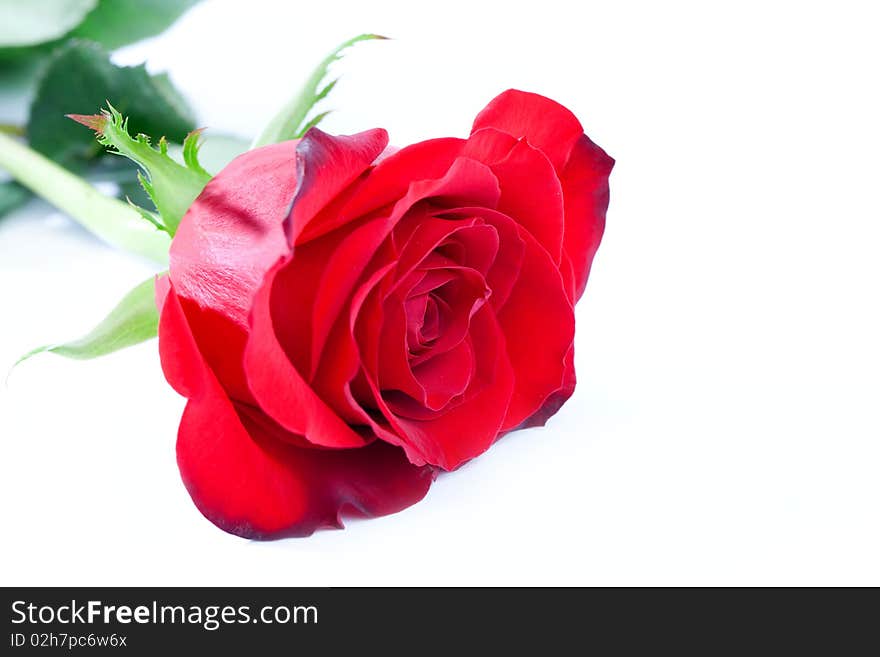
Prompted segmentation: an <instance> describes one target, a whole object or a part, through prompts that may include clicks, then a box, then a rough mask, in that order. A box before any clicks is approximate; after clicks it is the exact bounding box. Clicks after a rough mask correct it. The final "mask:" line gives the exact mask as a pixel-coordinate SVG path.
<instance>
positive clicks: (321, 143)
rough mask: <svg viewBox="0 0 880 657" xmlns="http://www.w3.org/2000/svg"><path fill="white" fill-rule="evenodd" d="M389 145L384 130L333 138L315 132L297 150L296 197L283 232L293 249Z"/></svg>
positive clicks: (317, 131) (308, 135)
mask: <svg viewBox="0 0 880 657" xmlns="http://www.w3.org/2000/svg"><path fill="white" fill-rule="evenodd" d="M387 145H388V133H387V132H385V131H384V130H382V129H381V128H375V129H373V130H367V131H365V132H359V133H358V134H356V135H350V136H346V135H343V136H336V137H334V136H331V135H328V134H327V133H326V132H322V131H321V130H318V128H312V129H311V130H309V131H308V132H307V133H306V134H305V136H304V137H303V138H302V139H301V140H300V142H299V144H298V145H297V147H296V178H297V188H296V196H294V199H293V205H292V207H291V210H290V216H289V217H288V219H287V220H286V221H285V224H284V230H285V233H286V234H287V240H288V242H289V243H290V244H291V245H292V244H294V243H295V242H296V241H297V238H298V237H299V235H300V234H301V233H302V232H303V231H304V230H305V229H306V227H307V226H308V224H309V222H310V221H311V220H312V219H313V218H314V216H315V215H316V214H318V213H319V212H320V211H321V209H322V208H324V206H326V205H327V204H328V203H329V202H330V201H332V200H333V198H334V197H336V196H337V195H338V194H339V193H340V192H342V191H343V190H344V189H345V188H346V187H347V186H348V185H350V184H351V183H352V182H354V181H355V179H356V178H357V177H358V176H360V175H361V174H362V173H363V172H364V171H366V169H367V168H368V167H369V166H370V165H371V164H372V163H373V161H374V160H375V159H376V158H377V157H378V156H379V155H380V154H381V153H382V151H383V150H385V147H386V146H387Z"/></svg>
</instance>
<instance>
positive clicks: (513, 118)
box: [471, 89, 584, 171]
mask: <svg viewBox="0 0 880 657" xmlns="http://www.w3.org/2000/svg"><path fill="white" fill-rule="evenodd" d="M481 128H495V129H497V130H501V131H502V132H506V133H508V134H509V135H512V136H513V137H516V138H520V137H525V138H526V139H528V141H529V143H530V144H531V145H532V146H535V147H536V148H539V149H541V150H542V151H544V154H545V155H546V156H547V157H548V158H550V161H551V162H552V163H553V166H554V167H556V170H557V171H559V170H561V169H562V167H563V166H564V165H565V162H566V161H567V160H568V154H569V153H570V152H571V148H572V146H574V142H575V141H577V139H578V138H579V137H580V136H581V135H582V134H583V132H584V129H583V127H582V126H581V124H580V121H578V120H577V117H575V115H574V114H572V113H571V112H570V111H569V110H568V109H566V108H565V107H563V106H562V105H560V104H559V103H557V102H556V101H554V100H550V99H549V98H545V97H544V96H540V95H538V94H532V93H527V92H525V91H517V90H516V89H508V90H507V91H505V92H503V93H502V94H500V95H498V96H496V97H495V98H494V99H493V100H492V101H491V102H490V103H489V104H488V105H487V106H486V108H485V109H484V110H483V111H482V112H480V113H479V114H478V115H477V118H476V119H474V127H473V129H472V131H471V133H472V134H473V133H474V132H476V131H477V130H480V129H481Z"/></svg>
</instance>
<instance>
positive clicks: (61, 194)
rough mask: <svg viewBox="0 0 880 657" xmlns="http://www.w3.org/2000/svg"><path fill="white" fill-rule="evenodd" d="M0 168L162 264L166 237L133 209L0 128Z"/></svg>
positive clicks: (100, 232)
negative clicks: (105, 194)
mask: <svg viewBox="0 0 880 657" xmlns="http://www.w3.org/2000/svg"><path fill="white" fill-rule="evenodd" d="M0 168H2V169H5V170H6V171H8V172H9V173H10V175H12V177H13V178H15V179H16V180H17V181H18V182H20V183H21V184H22V185H24V186H25V187H27V188H28V189H30V190H31V191H32V192H33V193H34V194H36V195H37V196H40V197H42V198H44V199H45V200H47V201H48V202H49V203H51V204H52V205H54V206H55V207H56V208H58V209H59V210H62V211H63V212H65V213H67V214H68V215H70V217H72V218H73V219H74V220H76V221H77V222H78V223H80V224H82V225H83V226H84V227H85V228H87V229H88V230H89V231H91V232H92V233H94V234H95V235H97V236H98V237H100V238H101V239H102V240H104V241H105V242H107V243H109V244H112V245H113V246H116V247H118V248H121V249H124V250H126V251H129V252H131V253H136V254H138V255H141V256H144V257H146V258H149V259H150V260H155V261H156V262H159V263H162V264H166V263H167V262H168V247H169V246H170V238H169V237H168V235H167V234H166V233H163V232H160V231H158V230H156V229H155V227H153V226H152V225H150V224H149V223H148V222H146V221H144V219H143V217H141V215H140V214H139V213H138V212H137V210H135V209H134V208H132V207H130V206H128V205H127V204H125V203H123V202H122V201H117V200H116V199H113V198H110V197H107V196H104V195H103V194H101V193H100V192H99V191H98V190H97V189H95V188H94V187H92V186H91V185H90V184H89V183H88V182H86V181H85V180H83V179H82V178H80V177H79V176H75V175H74V174H72V173H70V172H69V171H67V170H66V169H64V168H62V167H60V166H58V165H57V164H55V163H54V162H52V161H51V160H49V159H47V158H45V157H43V156H42V155H40V154H39V153H37V152H36V151H34V150H32V149H30V148H28V147H27V146H25V145H23V144H20V143H19V142H17V141H16V140H15V139H13V138H11V137H9V136H8V135H5V134H2V133H0Z"/></svg>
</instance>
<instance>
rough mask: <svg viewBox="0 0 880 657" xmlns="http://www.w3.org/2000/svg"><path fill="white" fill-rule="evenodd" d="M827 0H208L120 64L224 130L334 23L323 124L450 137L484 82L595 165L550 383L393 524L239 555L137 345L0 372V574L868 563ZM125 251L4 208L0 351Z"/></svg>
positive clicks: (269, 578) (146, 575) (837, 75)
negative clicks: (335, 77) (582, 281)
mask: <svg viewBox="0 0 880 657" xmlns="http://www.w3.org/2000/svg"><path fill="white" fill-rule="evenodd" d="M871 4H872V3H869V2H865V3H861V4H859V3H854V2H835V3H818V2H817V3H807V2H797V3H795V2H792V3H783V2H755V3H752V2H740V3H729V4H726V5H725V6H726V7H727V9H721V8H720V7H721V3H701V2H694V3H680V2H679V3H648V2H645V3H631V2H613V3H612V2H589V3H583V2H566V3H563V2H551V1H549V0H542V1H541V2H529V3H515V2H511V1H506V2H498V3H486V2H474V1H473V0H470V1H468V2H451V1H449V0H446V1H445V2H441V3H417V2H407V3H400V4H397V3H390V2H377V1H376V0H372V1H371V2H340V1H338V0H332V1H328V2H308V3H299V2H297V3H293V2H271V1H268V0H263V1H257V0H248V2H240V1H237V0H217V1H209V2H205V3H204V4H203V5H201V6H199V7H197V8H196V9H195V10H193V11H192V12H191V13H189V14H188V15H187V16H186V17H185V18H184V19H183V20H181V21H180V22H179V23H178V24H177V25H176V26H175V27H174V28H173V29H172V30H171V31H170V32H168V33H167V34H165V35H164V36H162V37H160V38H157V39H154V40H152V41H148V42H143V43H141V44H137V45H136V46H133V47H130V48H128V49H127V50H124V51H122V52H120V53H119V55H118V57H117V59H118V61H120V62H123V63H136V62H139V61H142V60H144V59H148V60H149V67H150V69H151V70H156V71H158V70H163V69H167V70H170V72H171V74H172V77H173V78H174V80H175V81H176V82H177V83H178V85H179V86H180V87H181V88H182V89H183V90H184V91H185V93H186V94H187V95H188V96H189V97H190V98H191V100H192V102H193V104H194V106H195V107H196V108H197V110H198V114H199V117H200V122H201V123H203V124H205V125H207V126H208V127H209V128H211V129H216V130H221V131H227V132H228V131H232V132H237V133H239V134H242V135H253V134H254V133H256V132H257V131H258V130H259V128H260V127H261V126H262V124H263V122H264V121H265V120H266V119H267V118H268V117H269V116H270V115H271V114H272V113H273V112H274V111H275V110H276V109H277V108H278V107H279V106H280V104H281V103H282V102H283V101H284V100H285V99H286V97H287V96H289V95H290V93H291V92H292V91H293V90H295V89H296V88H297V87H298V86H299V84H300V83H301V81H302V80H303V79H304V77H305V76H306V74H307V73H308V71H309V70H310V69H311V68H312V66H313V65H314V64H315V63H316V62H317V61H318V60H319V59H320V58H321V57H322V56H323V54H324V53H325V52H327V51H328V50H329V49H330V48H331V47H332V46H334V45H335V44H336V43H337V42H340V41H342V40H343V39H344V38H347V37H349V36H352V35H354V34H358V33H360V32H365V31H374V32H379V33H383V34H387V35H389V36H392V37H395V38H396V40H395V41H393V42H390V43H368V44H363V45H361V46H358V48H357V49H355V50H353V51H351V52H350V54H349V57H348V58H347V59H346V60H345V61H344V62H343V63H341V64H340V65H339V66H338V67H337V69H336V70H337V72H342V73H343V74H344V78H343V81H342V82H341V83H340V85H339V86H338V89H337V91H336V92H334V95H333V97H332V100H331V103H330V104H331V105H332V106H333V107H335V108H337V109H338V110H339V111H338V112H337V113H336V114H335V115H333V116H332V118H331V119H329V120H328V121H327V123H326V124H325V129H329V130H331V131H334V132H342V133H345V132H355V131H359V130H363V129H366V128H369V127H373V126H384V127H387V128H388V129H389V131H390V133H391V137H392V141H393V142H394V143H397V144H406V143H408V142H411V141H413V140H417V139H422V138H427V137H433V136H445V135H461V136H464V135H466V134H467V132H468V129H469V126H470V122H471V120H472V118H473V116H474V115H475V114H476V112H477V111H478V110H479V109H481V108H482V106H483V105H484V104H485V103H486V102H487V101H488V100H489V99H490V98H491V97H492V96H494V95H495V94H496V93H497V92H500V91H502V90H504V89H505V88H508V87H518V88H522V89H526V90H532V91H537V92H540V93H543V94H545V95H548V96H551V97H553V98H555V99H557V100H558V101H560V102H562V103H563V104H565V105H567V106H568V107H570V108H571V109H572V110H573V111H574V112H575V113H576V114H577V115H578V116H579V117H580V118H581V120H582V122H583V124H584V125H585V127H586V130H587V132H588V134H589V135H590V136H591V137H592V138H593V139H594V140H595V141H597V142H598V143H599V144H600V145H602V146H603V147H604V148H605V149H606V150H607V151H608V152H609V153H610V154H611V155H612V156H614V157H615V158H616V159H617V166H616V168H615V170H614V173H613V176H612V195H611V208H610V211H609V213H608V229H607V232H606V236H605V241H604V243H603V245H602V247H601V249H600V250H599V254H598V257H597V259H596V262H595V265H594V269H593V275H592V277H591V280H590V283H589V286H588V288H587V294H586V296H585V297H584V299H583V300H582V302H581V303H580V305H579V307H578V310H577V318H578V336H577V370H578V375H579V384H578V388H577V391H576V392H575V394H574V396H573V397H572V398H571V400H570V401H569V402H568V404H567V405H566V406H565V407H564V408H563V409H562V410H561V411H560V412H559V414H558V415H557V416H556V417H555V418H554V419H553V420H552V421H551V422H550V423H549V424H548V426H547V427H546V428H544V429H533V430H529V431H523V432H520V433H518V434H515V435H512V436H509V437H507V438H505V439H504V440H503V441H501V442H500V443H499V444H498V445H496V446H495V447H493V448H492V449H491V450H490V451H489V452H488V453H487V454H485V455H483V456H482V457H481V458H479V459H478V460H477V461H475V462H472V463H471V464H468V465H467V466H466V467H464V468H462V469H461V470H460V471H458V472H455V473H453V474H450V475H446V476H443V477H441V478H440V479H439V481H437V482H436V484H435V486H434V487H433V488H432V490H431V491H430V493H429V494H428V496H427V498H426V499H425V500H424V501H422V502H421V503H419V504H417V505H416V506H414V507H412V508H410V509H409V510H406V511H404V512H402V513H399V514H397V515H394V516H391V517H387V518H382V519H378V520H370V521H351V522H350V523H349V526H348V527H347V529H345V530H344V531H324V532H321V533H319V534H316V535H315V536H313V537H311V538H308V539H300V540H296V539H294V540H283V541H278V542H271V543H256V542H249V541H245V540H242V539H240V538H236V537H233V536H230V535H227V534H224V533H223V532H221V531H220V530H218V529H216V528H214V527H213V526H212V525H211V524H210V523H209V522H207V521H206V520H204V519H203V518H202V516H201V515H200V514H199V512H198V511H197V510H196V508H195V507H194V506H193V505H192V503H191V502H190V500H189V497H188V495H187V493H186V491H185V490H184V488H183V486H182V485H181V483H180V481H179V478H178V474H177V467H176V464H175V460H174V441H175V433H176V428H177V422H178V419H179V416H180V412H181V410H182V408H183V400H182V399H180V398H179V397H178V396H177V395H176V394H175V393H174V392H173V391H172V390H171V388H170V387H168V386H167V384H166V383H165V382H164V379H163V377H162V374H161V371H160V368H159V362H158V359H157V354H156V345H155V343H149V344H145V345H141V346H139V347H136V348H134V349H131V350H129V351H127V352H122V353H120V354H118V355H115V356H110V357H107V358H104V359H100V360H97V361H91V362H85V363H83V362H75V361H67V360H64V359H62V358H59V357H55V356H42V357H39V358H36V359H34V360H32V361H30V362H28V363H26V364H24V365H23V366H21V367H20V368H19V369H17V370H16V371H15V372H14V373H13V375H12V376H11V377H10V379H9V382H8V385H7V386H6V387H5V388H3V389H2V392H0V405H2V407H0V450H2V456H0V504H2V516H3V520H2V522H3V531H2V538H0V546H2V548H0V549H2V555H3V558H2V561H0V580H2V583H3V584H6V585H12V584H22V585H40V584H42V585H48V584H93V585H135V584H142V585H165V584H179V585H195V584H214V585H220V584H254V585H268V584H277V585H343V584H348V585H356V584H500V585H506V584H767V585H776V584H819V585H823V584H873V585H878V584H880V559H878V558H877V555H878V554H880V517H878V511H880V508H878V507H880V476H878V473H880V418H878V414H880V340H878V338H880V316H878V301H880V294H878V283H880V265H878V249H880V227H878V226H880V223H878V222H880V201H878V196H880V194H878V191H880V190H878V185H880V164H878V163H880V131H878V117H880V103H878V87H877V63H878V61H880V52H878V50H880V48H878V45H877V43H878V42H877V38H876V37H877V35H876V26H877V16H876V14H874V15H872V13H873V12H872V11H871V8H872V7H871ZM150 271H151V270H150V267H149V266H148V265H146V264H145V263H143V262H138V261H136V260H135V259H132V258H130V257H128V256H125V255H123V254H121V253H115V252H113V251H111V250H110V249H108V248H106V247H104V246H102V245H101V244H99V243H98V242H96V241H95V240H94V239H92V238H90V237H89V236H88V235H87V234H85V233H84V232H83V231H82V230H80V229H78V228H77V227H76V226H75V225H73V224H72V223H71V222H69V221H68V220H66V219H65V218H63V217H62V216H60V215H59V214H58V213H56V212H54V211H53V210H51V209H50V208H49V207H48V206H45V205H43V204H41V203H38V202H32V203H31V204H30V205H29V206H27V207H26V208H25V209H23V210H21V211H19V212H17V213H16V214H15V215H13V216H11V217H8V218H6V219H3V220H0V307H2V311H0V312H2V328H0V331H2V339H0V364H2V369H3V371H4V372H5V370H6V367H7V365H8V364H10V363H11V362H12V361H14V360H15V358H16V357H17V356H18V355H20V354H21V353H22V352H24V351H27V350H28V349H30V348H31V347H33V346H35V345H38V344H41V343H44V342H47V341H50V342H51V341H57V340H63V339H67V338H72V337H76V336H78V335H79V334H80V333H82V332H84V331H85V330H87V329H88V328H90V327H91V325H92V324H94V323H95V322H96V321H97V320H98V319H99V318H101V317H102V316H103V314H104V313H105V312H106V311H107V310H108V309H109V308H110V307H111V306H112V305H114V303H115V302H116V300H118V298H119V297H120V296H121V295H122V294H123V293H124V292H125V291H127V290H128V289H129V288H130V287H132V286H133V285H134V284H136V283H137V282H139V281H141V280H142V279H143V278H145V277H146V276H147V275H148V274H149V272H150Z"/></svg>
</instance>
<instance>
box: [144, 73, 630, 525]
mask: <svg viewBox="0 0 880 657" xmlns="http://www.w3.org/2000/svg"><path fill="white" fill-rule="evenodd" d="M386 145H387V135H386V133H385V131H384V130H370V131H367V132H363V133H360V134H357V135H353V136H347V137H332V136H330V135H327V134H325V133H323V132H321V131H320V130H317V129H312V130H310V131H309V132H308V134H307V135H306V136H305V137H304V138H303V139H302V140H300V141H299V142H288V143H282V144H277V145H273V146H267V147H265V148H260V149H257V150H254V151H251V152H249V153H246V154H245V155H242V156H241V157H239V158H238V159H236V160H235V161H234V162H232V163H231V164H230V165H229V166H228V167H227V168H226V169H225V170H224V171H223V172H222V173H220V174H219V175H218V176H217V177H216V178H214V179H213V180H212V181H211V182H210V183H209V184H208V186H207V187H206V188H205V190H204V192H203V193H202V194H201V196H199V198H198V199H197V200H196V201H195V203H194V204H193V206H192V207H191V208H190V210H189V212H188V213H187V214H186V216H185V217H184V219H183V222H182V223H181V225H180V229H179V231H178V233H177V235H176V237H175V239H174V242H173V245H172V248H171V267H170V273H169V276H168V277H167V278H165V279H163V281H161V282H160V285H159V286H158V290H159V292H158V297H159V298H158V302H159V305H160V308H161V309H162V313H161V321H160V326H159V338H160V351H161V357H162V364H163V368H164V371H165V375H166V377H167V378H168V380H169V382H170V383H171V384H172V385H173V386H174V387H175V388H176V389H177V390H178V391H179V392H180V393H181V394H183V395H185V396H186V397H187V398H188V399H189V402H188V404H187V406H186V410H185V412H184V415H183V418H182V420H181V423H180V432H179V435H178V443H177V457H178V463H179V466H180V471H181V475H182V477H183V481H184V483H185V485H186V487H187V489H188V490H189V492H190V494H191V495H192V498H193V500H194V501H195V503H196V505H197V506H198V508H199V509H200V510H201V512H202V513H203V514H204V515H205V516H206V517H207V518H208V519H209V520H211V521H212V522H214V523H215V524H217V525H218V526H219V527H221V528H222V529H225V530H226V531H229V532H232V533H234V534H238V535H240V536H247V537H256V538H270V537H276V536H284V535H288V536H289V535H297V536H299V535H307V534H310V533H312V532H313V531H314V530H315V529H316V528H319V527H324V526H341V523H340V515H341V513H342V512H343V511H349V512H354V513H358V514H360V515H365V516H377V515H382V514H387V513H392V512H395V511H398V510H400V509H402V508H404V507H406V506H409V505H410V504H413V503H415V502H416V501H418V500H419V499H421V498H422V497H423V496H424V495H425V493H426V492H427V489H428V487H429V486H430V483H431V481H432V480H433V477H434V473H435V472H436V470H437V469H442V470H451V469H453V468H455V467H456V466H458V465H460V464H461V463H463V462H464V461H467V460H468V459H471V458H473V457H475V456H477V455H479V454H481V453H482V452H483V451H485V450H486V449H487V448H488V447H489V446H490V445H491V444H492V443H493V442H494V441H495V440H496V439H497V438H498V436H499V435H501V434H503V433H505V432H507V431H509V430H511V429H514V428H517V427H521V426H528V425H535V424H542V423H543V422H544V421H545V420H546V419H547V418H548V417H550V416H551V415H553V413H555V412H556V410H557V409H558V408H559V407H560V405H561V404H562V403H563V402H564V401H565V400H566V399H567V398H568V397H569V396H570V395H571V393H572V391H573V389H574V385H575V374H574V366H573V343H572V340H573V337H574V314H573V306H574V303H575V301H576V300H577V299H578V298H579V297H580V295H581V293H582V292H583V290H584V286H585V284H586V281H587V275H588V274H589V270H590V264H591V262H592V259H593V254H594V253H595V252H596V248H597V247H598V245H599V240H600V238H601V236H602V231H603V227H604V223H605V209H606V207H607V204H608V175H609V173H610V171H611V167H612V165H613V160H612V159H611V158H609V157H608V156H607V155H606V154H605V152H604V151H602V149H600V148H599V147H598V146H596V145H595V144H593V142H591V141H590V140H589V139H588V138H587V137H586V136H585V135H584V134H583V129H582V127H581V125H580V123H579V122H578V121H577V119H576V118H575V117H574V116H573V115H572V114H571V113H570V112H569V111H568V110H566V109H565V108H564V107H562V106H560V105H558V104H557V103H555V102H553V101H551V100H548V99H546V98H543V97H541V96H537V95H534V94H527V93H523V92H520V91H507V92H505V93H503V94H501V95H500V96H498V97H497V98H496V99H495V100H493V101H492V102H491V103H490V104H489V106H488V107H487V108H486V109H484V110H483V111H482V112H481V113H480V115H479V116H478V117H477V119H476V121H475V122H474V127H473V131H472V132H471V136H470V137H469V138H468V139H435V140H430V141H425V142H421V143H418V144H415V145H413V146H410V147H408V148H404V149H402V150H399V151H397V152H395V153H393V154H391V155H387V156H385V157H381V155H382V153H383V151H385V148H386Z"/></svg>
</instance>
